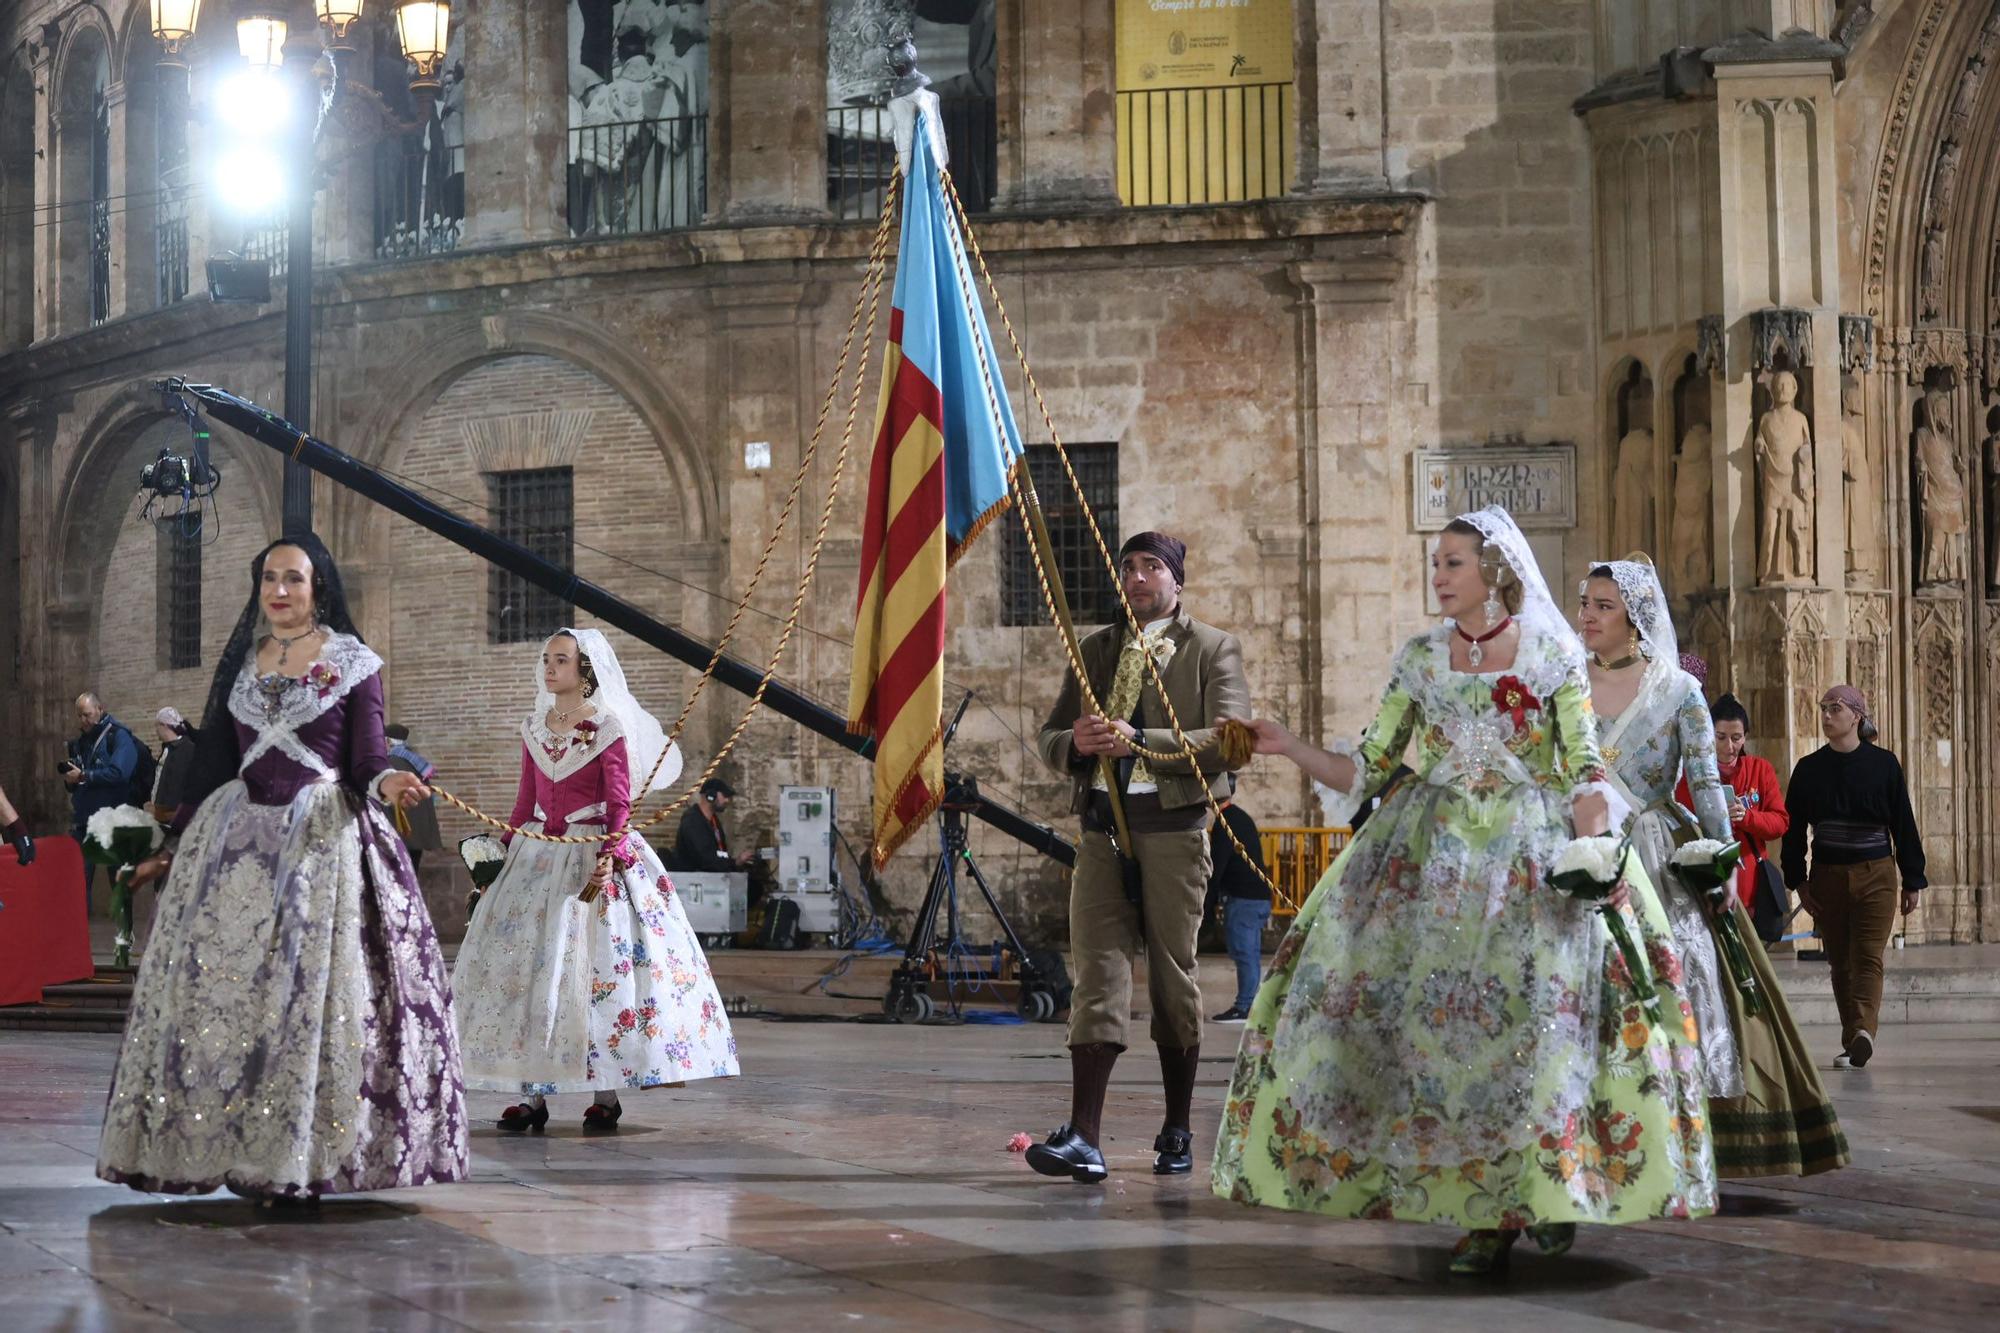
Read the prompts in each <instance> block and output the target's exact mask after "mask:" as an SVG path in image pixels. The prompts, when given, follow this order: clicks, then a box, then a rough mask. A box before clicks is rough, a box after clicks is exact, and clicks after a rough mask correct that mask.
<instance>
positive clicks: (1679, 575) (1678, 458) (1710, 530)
mask: <svg viewBox="0 0 2000 1333" xmlns="http://www.w3.org/2000/svg"><path fill="white" fill-rule="evenodd" d="M1714 444H1715V442H1714V437H1713V435H1712V434H1711V432H1710V431H1709V428H1708V423H1707V422H1705V421H1698V422H1696V423H1695V424H1694V425H1692V426H1690V427H1688V433H1687V434H1686V435H1684V436H1682V437H1681V449H1680V453H1679V454H1677V455H1675V457H1674V531H1673V535H1672V539H1671V541H1670V543H1669V545H1668V550H1669V551H1670V552H1671V554H1670V555H1669V557H1668V558H1669V561H1670V572H1671V574H1672V576H1673V581H1674V582H1675V583H1676V584H1677V585H1678V586H1679V588H1680V590H1681V591H1682V592H1683V593H1691V592H1697V591H1699V590H1701V589H1703V588H1706V587H1708V585H1709V584H1711V583H1713V582H1714V581H1715V515H1714V513H1713V511H1712V508H1711V506H1710V504H1709V482H1710V476H1709V468H1710V467H1711V462H1710V457H1709V456H1710V453H1711V451H1712V450H1713V449H1714Z"/></svg>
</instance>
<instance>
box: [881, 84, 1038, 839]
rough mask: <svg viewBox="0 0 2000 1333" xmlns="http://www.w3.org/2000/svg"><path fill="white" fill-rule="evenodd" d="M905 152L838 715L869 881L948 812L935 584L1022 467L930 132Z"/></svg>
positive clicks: (1000, 505) (941, 627)
mask: <svg viewBox="0 0 2000 1333" xmlns="http://www.w3.org/2000/svg"><path fill="white" fill-rule="evenodd" d="M911 137H912V139H913V141H914V142H913V145H912V151H911V153H910V155H909V164H908V167H907V169H906V170H907V176H906V179H905V180H904V182H903V230H902V240H901V245H900V248H899V251H898V254H897V259H896V288H895V296H894V298H893V300H892V303H891V305H892V308H891V310H890V314H889V347H888V351H887V353H886V355H885V357H884V359H883V363H882V401H881V405H880V408H879V409H878V411H877V414H876V426H875V455H874V461H873V463H872V464H871V466H870V468H869V474H868V512H867V517H866V518H865V520H864V522H863V526H862V530H861V594H860V602H859V606H858V609H857V611H856V622H855V632H854V678H853V681H852V684H851V685H850V687H849V690H848V700H847V725H848V727H849V729H850V730H852V731H854V732H856V733H858V734H861V735H872V736H873V737H874V738H875V836H874V852H875V862H876V864H877V865H878V866H880V865H881V864H883V863H884V862H886V861H887V860H888V859H889V857H890V856H892V855H894V853H895V851H896V849H897V848H898V847H899V846H901V845H902V843H903V841H904V839H906V838H908V837H909V836H910V834H911V833H912V832H913V831H914V830H915V829H916V828H917V827H918V826H920V825H921V824H922V823H923V822H924V821H925V820H926V819H928V818H929V817H930V815H931V813H932V812H933V811H935V810H936V809H937V807H938V803H939V801H940V800H942V799H943V796H944V755H943V752H942V750H941V748H940V745H939V732H940V726H941V718H942V710H943V707H944V631H945V574H946V572H947V571H948V570H949V569H950V568H951V566H952V565H953V564H954V563H956V562H957V560H958V558H959V556H961V555H963V554H964V553H965V550H966V548H967V547H968V546H970V545H971V544H972V541H973V539H974V538H975V537H977V536H978V535H979V533H980V532H981V530H983V529H984V528H985V526H986V525H987V524H988V523H990V522H991V521H992V520H993V519H994V518H996V517H998V516H999V515H1000V514H1001V513H1002V512H1004V511H1005V509H1006V508H1007V504H1008V486H1007V483H1008V474H1009V471H1010V470H1011V469H1012V468H1013V467H1015V466H1016V465H1017V464H1018V462H1019V460H1020V458H1021V437H1020V433H1019V431H1018V429H1017V428H1016V426H1015V424H1014V412H1013V408H1012V406H1011V405H1010V404H1009V402H1008V400H1007V390H1006V386H1005V385H1003V384H1002V383H1001V382H1000V379H999V364H998V362H996V361H995V360H994V357H993V340H992V338H991V336H990V335H989V334H988V332H987V329H986V316H985V313H984V312H983V311H982V310H981V309H980V308H979V306H978V304H977V302H976V300H974V299H972V297H971V293H972V291H973V287H972V276H973V275H972V270H971V268H970V267H969V266H968V265H967V263H966V255H965V249H964V241H963V239H962V238H961V237H960V235H959V231H958V225H957V223H956V221H955V220H954V219H953V216H952V212H951V208H950V205H949V203H948V201H947V200H946V198H945V195H944V190H943V185H942V181H941V178H940V176H939V172H938V161H937V154H936V153H935V152H934V151H933V142H932V139H933V135H932V132H931V125H930V123H929V122H928V117H927V116H923V115H920V117H919V119H918V121H917V128H916V132H915V133H914V134H913V135H912V136H911ZM982 352H983V353H984V360H985V364H986V366H987V367H988V369H989V371H990V374H991V377H992V378H991V386H990V396H989V386H988V376H987V374H985V373H982V371H981V368H980V362H981V353H982ZM996 407H997V411H996ZM996 417H997V420H996Z"/></svg>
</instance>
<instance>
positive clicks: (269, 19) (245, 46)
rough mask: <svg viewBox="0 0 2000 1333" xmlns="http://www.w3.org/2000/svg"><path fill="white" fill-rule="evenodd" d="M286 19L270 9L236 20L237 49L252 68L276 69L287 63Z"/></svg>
mask: <svg viewBox="0 0 2000 1333" xmlns="http://www.w3.org/2000/svg"><path fill="white" fill-rule="evenodd" d="M285 29H286V24H285V20H284V19H282V18H280V17H279V16H278V15H277V14H274V13H272V12H270V11H268V10H260V11H258V12H255V13H252V14H248V15H245V16H244V17H243V18H240V19H238V20H236V49H237V50H239V51H241V52H242V53H243V59H244V60H245V61H247V62H248V63H249V65H250V68H251V69H262V70H274V69H277V68H278V67H279V66H280V65H282V64H284V63H285Z"/></svg>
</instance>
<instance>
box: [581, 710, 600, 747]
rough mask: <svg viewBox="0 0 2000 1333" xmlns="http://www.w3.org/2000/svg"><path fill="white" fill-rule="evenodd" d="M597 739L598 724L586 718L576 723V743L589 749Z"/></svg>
mask: <svg viewBox="0 0 2000 1333" xmlns="http://www.w3.org/2000/svg"><path fill="white" fill-rule="evenodd" d="M596 741H597V724H596V723H595V722H592V721H591V720H590V719H589V718H584V719H583V720H582V721H581V722H578V723H577V724H576V743H577V744H578V745H581V746H582V747H583V748H584V749H586V750H588V749H589V748H590V747H591V746H592V745H593V744H595V743H596Z"/></svg>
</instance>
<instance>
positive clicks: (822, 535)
mask: <svg viewBox="0 0 2000 1333" xmlns="http://www.w3.org/2000/svg"><path fill="white" fill-rule="evenodd" d="M901 184H902V178H901V176H900V175H897V176H894V177H891V179H890V182H889V188H888V190H887V192H886V193H885V194H884V196H883V200H882V214H881V217H880V218H879V219H877V221H876V225H875V239H874V244H873V245H872V246H871V247H870V250H869V255H868V267H867V270H866V272H865V273H864V276H863V278H862V283H861V290H860V291H859V292H858V293H857V294H856V296H855V300H854V313H853V315H852V316H851V317H850V318H849V320H848V323H847V337H846V340H845V341H844V342H843V343H842V345H841V351H840V360H839V362H838V364H837V365H836V367H835V369H834V373H833V381H832V383H831V384H830V385H829V386H828V388H827V394H826V399H825V401H824V402H823V403H822V404H821V405H820V411H819V419H818V421H817V422H816V423H815V425H814V426H813V434H812V439H811V441H810V443H808V445H807V446H806V450H805V453H804V454H803V455H802V456H801V457H800V460H799V467H798V470H797V472H795V473H794V474H793V477H792V485H791V490H790V492H789V493H788V494H787V496H786V499H785V505H784V508H783V510H782V511H781V512H780V514H779V518H778V521H777V523H776V525H775V526H774V527H773V529H772V531H771V536H770V538H769V540H767V541H766V542H765V543H764V552H763V555H762V556H761V557H760V558H759V559H758V561H757V568H756V570H755V572H754V573H753V574H752V575H751V577H750V581H749V583H748V584H747V585H746V586H745V588H744V591H743V596H742V597H741V598H740V599H739V600H738V601H737V603H736V611H735V614H733V615H732V616H731V617H730V620H729V625H728V627H727V628H726V629H725V630H724V632H723V635H722V637H721V639H720V640H718V641H717V643H716V646H715V651H714V652H713V653H712V654H710V656H709V659H708V665H707V667H705V668H704V669H703V671H702V673H701V676H700V678H699V679H698V680H697V681H696V682H695V686H694V689H693V690H692V691H691V692H690V693H689V695H688V700H687V703H686V705H685V706H684V707H683V708H682V709H681V713H680V716H679V717H677V718H676V719H675V720H674V725H673V729H672V730H671V731H670V732H669V733H668V737H667V738H668V741H669V742H670V743H671V742H673V741H676V740H678V738H679V737H680V734H681V732H682V730H683V729H684V728H685V727H686V725H687V721H688V718H689V717H690V716H691V715H692V714H693V712H694V706H695V702H696V701H697V700H698V699H699V698H700V697H701V692H702V690H703V689H705V688H706V687H707V685H708V682H709V680H710V678H711V677H713V676H714V674H715V668H716V666H717V665H718V664H719V663H720V662H721V660H722V657H723V654H724V653H725V652H726V651H727V649H728V646H729V642H730V640H731V639H732V638H733V637H734V636H735V634H736V630H737V628H738V626H739V625H740V624H741V623H742V620H743V617H744V615H745V613H746V612H747V611H748V609H749V606H750V600H751V597H752V595H753V594H754V593H755V592H756V590H757V586H758V583H759V582H760V581H761V580H762V579H763V577H764V571H765V568H766V567H767V566H768V565H769V563H770V560H771V554H772V552H773V551H774V550H775V549H776V548H777V544H778V541H779V538H780V537H781V536H782V535H783V532H784V528H785V525H786V523H787V522H788V521H789V519H790V516H791V514H792V512H793V509H794V507H795V506H796V504H797V502H798V497H799V494H800V491H801V488H802V487H803V485H804V482H805V478H806V475H807V473H808V472H809V471H810V469H811V467H812V464H813V460H814V458H815V456H816V455H817V454H818V451H819V446H820V440H821V437H822V435H823V433H824V431H825V428H826V422H827V418H828V416H829V415H830V414H831V412H832V408H833V403H834V400H835V398H836V397H837V396H838V394H839V390H840V383H841V380H842V378H843V376H844V375H845V373H846V369H847V362H848V358H849V355H850V354H851V352H852V350H853V346H854V335H855V330H856V329H857V328H859V327H860V326H861V315H862V310H863V308H864V307H865V308H866V309H867V312H868V317H867V331H866V333H865V334H864V335H863V337H862V342H861V357H860V360H859V362H858V363H857V366H856V370H855V375H854V382H853V392H852V393H851V394H850V395H849V397H848V403H847V420H846V424H845V426H844V428H843V430H842V432H841V438H840V449H839V452H838V454H837V455H836V457H835V461H834V470H833V479H832V481H831V483H830V484H829V485H828V487H827V493H826V502H825V504H824V505H822V506H821V509H820V518H819V528H818V531H817V532H816V533H815V534H814V536H813V544H812V550H811V552H810V554H809V555H808V556H807V559H806V568H805V573H804V575H803V576H802V577H801V579H800V580H799V585H798V589H797V591H796V593H795V594H794V596H793V598H792V606H791V611H790V613H789V614H788V615H787V616H786V618H785V624H784V628H783V630H782V631H781V633H780V634H779V636H778V643H777V646H776V647H775V648H773V649H772V651H771V656H770V659H769V661H768V662H767V663H766V665H765V668H764V672H763V675H762V677H761V678H760V679H759V680H758V682H757V689H756V691H755V692H754V693H753V694H752V695H751V697H750V703H749V705H748V706H747V707H745V709H744V710H743V715H742V716H741V717H740V718H738V719H737V722H736V726H735V727H734V729H732V730H731V732H730V733H729V738H728V739H727V740H726V741H725V742H724V743H723V744H722V746H721V748H720V749H718V750H717V751H716V753H715V755H714V757H713V758H711V759H710V760H709V763H708V766H707V767H706V768H705V769H703V770H702V772H701V775H700V776H699V777H698V778H697V779H696V780H695V782H694V784H693V785H691V786H690V787H689V788H688V789H687V790H686V791H684V792H682V793H681V795H680V796H679V797H678V798H676V799H675V800H673V801H671V802H669V803H667V804H666V805H663V806H661V807H660V808H659V809H658V810H656V811H654V812H652V813H651V814H648V815H645V816H643V817H641V816H639V815H637V814H628V815H627V817H626V820H625V823H624V824H623V825H622V826H620V827H619V828H617V829H615V830H611V831H608V832H605V833H601V834H588V835H577V834H552V833H543V832H540V831H537V830H533V829H525V828H516V827H514V826H513V825H512V824H509V823H508V822H507V821H506V820H504V819H499V818H496V817H495V816H493V815H489V814H487V813H486V812H485V811H483V810H481V809H479V808H478V807H476V806H474V805H472V804H471V803H470V802H468V801H466V800H464V799H463V798H461V797H459V796H457V795H455V794H454V793H452V792H450V791H448V790H446V789H445V788H443V787H439V786H433V787H432V788H431V790H432V791H433V792H434V793H436V794H437V795H438V796H439V797H441V798H442V799H443V800H444V801H446V802H447V803H448V804H450V805H452V806H455V807H456V808H458V809H459V810H462V811H464V812H465V813H466V814H468V815H470V816H471V817H472V818H474V819H476V820H478V821H479V822H481V823H483V824H485V825H487V826H488V827H490V828H496V829H501V830H503V831H505V832H508V833H513V834H516V835H518V836H520V837H524V838H531V839H533V840H535V841H537V842H550V843H559V844H563V845H568V846H581V845H585V844H592V843H597V844H601V843H605V842H613V841H616V840H617V839H619V838H622V837H624V835H625V834H626V833H628V832H631V831H634V830H638V829H646V828H651V827H652V826H653V825H655V824H658V823H660V822H662V821H663V820H666V819H668V818H670V817H672V816H673V815H675V814H678V813H679V812H680V811H681V810H682V809H684V808H685V807H686V806H687V804H688V802H689V801H691V800H693V799H694V793H695V792H696V791H698V790H700V787H701V784H702V783H704V782H706V781H708V779H709V778H711V777H713V776H714V775H715V773H716V770H717V769H719V768H720V767H721V766H722V762H723V760H725V759H727V758H728V757H729V754H730V752H731V751H732V750H734V749H735V748H736V744H737V742H738V741H740V740H741V739H742V737H743V733H744V731H745V730H746V729H748V727H749V725H750V720H751V718H753V717H754V716H755V715H756V712H757V710H758V708H759V707H761V706H762V705H763V702H764V692H765V690H766V689H767V688H768V687H769V686H770V683H771V681H772V680H773V679H774V678H775V677H776V675H777V671H778V663H779V662H780V661H781V660H782V659H783V657H784V653H785V649H786V647H787V646H788V645H789V644H790V642H791V638H792V634H793V631H795V630H796V629H797V628H798V621H799V614H800V612H801V611H802V610H803V608H804V606H805V597H806V592H807V591H808V590H809V589H810V588H811V587H812V581H813V577H814V575H815V574H816V573H817V571H818V568H819V560H820V554H821V551H822V550H823V549H824V547H825V545H826V534H827V531H828V529H829V527H830V525H831V521H832V518H833V509H834V503H835V501H836V499H837V498H838V496H839V494H840V485H841V480H842V478H843V477H844V476H845V474H846V470H847V460H848V455H849V454H850V452H851V451H852V448H853V441H854V423H855V420H856V418H857V416H858V415H859V411H860V406H861V391H862V388H863V387H864V386H865V384H866V382H867V378H868V363H869V360H870V357H871V354H872V352H873V348H874V342H875V320H876V315H877V312H878V309H879V304H880V297H881V291H882V279H883V276H884V273H885V271H886V268H887V252H888V246H889V238H890V236H891V235H892V234H893V227H892V226H891V222H892V220H893V218H894V216H895V210H896V201H897V198H898V196H899V194H900V187H901ZM666 757H667V750H666V749H665V748H662V750H661V751H660V757H659V758H658V759H657V760H655V761H654V763H653V770H652V772H651V773H649V774H648V775H647V777H646V782H645V785H644V786H642V787H640V788H639V789H638V790H640V791H648V790H651V788H652V785H653V779H654V778H655V777H657V776H658V775H659V771H660V765H661V764H663V763H665V762H666Z"/></svg>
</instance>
